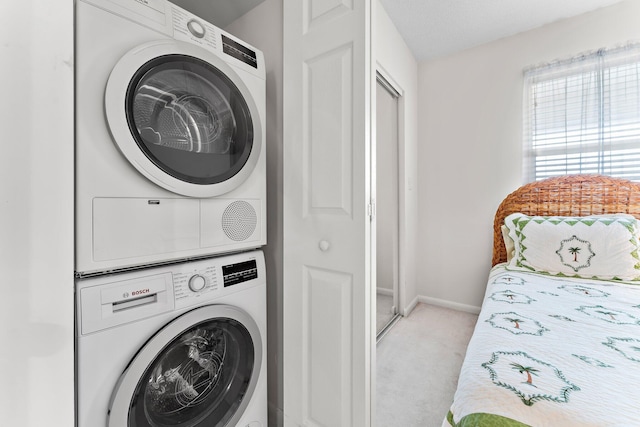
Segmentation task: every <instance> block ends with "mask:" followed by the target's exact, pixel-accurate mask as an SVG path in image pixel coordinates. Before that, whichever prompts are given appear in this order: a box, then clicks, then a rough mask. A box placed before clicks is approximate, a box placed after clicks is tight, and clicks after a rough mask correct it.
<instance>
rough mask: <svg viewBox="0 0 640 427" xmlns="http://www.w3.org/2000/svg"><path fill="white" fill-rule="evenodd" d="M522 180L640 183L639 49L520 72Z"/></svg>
mask: <svg viewBox="0 0 640 427" xmlns="http://www.w3.org/2000/svg"><path fill="white" fill-rule="evenodd" d="M524 95H525V96H524V101H525V105H524V151H523V154H524V168H523V170H524V179H525V182H531V181H535V180H540V179H544V178H548V177H550V176H558V175H566V174H574V173H598V174H604V175H611V176H617V177H621V178H626V179H630V180H633V181H640V45H632V46H626V47H623V48H617V49H611V50H604V49H601V50H599V51H597V52H593V53H589V54H585V55H582V56H579V57H576V58H572V59H569V60H564V61H558V62H554V63H551V64H546V65H543V66H540V67H534V68H530V69H527V70H525V94H524Z"/></svg>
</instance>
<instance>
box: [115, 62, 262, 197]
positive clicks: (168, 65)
mask: <svg viewBox="0 0 640 427" xmlns="http://www.w3.org/2000/svg"><path fill="white" fill-rule="evenodd" d="M125 102H126V116H127V122H128V125H129V129H130V131H131V133H132V135H133V137H134V139H135V142H136V143H137V145H138V147H139V148H140V149H141V150H142V152H143V153H144V154H145V155H146V156H147V158H149V160H151V162H153V164H155V165H156V166H157V167H158V168H160V169H161V170H162V171H164V172H165V173H166V174H168V175H171V176H172V177H174V178H176V179H178V180H180V181H184V182H188V183H192V184H202V185H210V184H217V183H220V182H223V181H226V180H228V179H229V178H231V177H233V176H234V175H235V174H237V173H238V172H239V171H240V170H241V169H242V168H243V166H244V165H245V163H246V162H247V159H248V158H249V155H250V153H251V149H252V146H253V138H254V132H253V129H254V126H253V121H252V117H251V113H250V110H249V107H248V106H247V102H246V101H245V99H244V97H243V96H242V94H241V92H240V91H239V89H238V87H237V86H236V85H235V84H234V83H233V82H232V81H231V80H230V79H229V78H228V77H227V75H225V73H223V72H222V71H220V70H219V69H218V68H216V67H215V66H213V65H212V64H210V63H207V62H205V61H203V60H201V59H199V58H196V57H192V56H188V55H179V54H172V55H163V56H159V57H157V58H154V59H152V60H150V61H148V62H147V63H145V64H144V65H143V66H142V67H140V68H139V69H138V71H137V72H136V73H135V75H134V76H133V78H132V79H131V81H130V84H129V87H128V89H127V94H126V101H125Z"/></svg>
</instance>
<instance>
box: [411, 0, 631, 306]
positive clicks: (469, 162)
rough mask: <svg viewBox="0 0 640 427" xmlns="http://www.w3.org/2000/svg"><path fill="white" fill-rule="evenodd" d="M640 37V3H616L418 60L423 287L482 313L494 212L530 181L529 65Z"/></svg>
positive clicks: (429, 297) (427, 296)
mask: <svg viewBox="0 0 640 427" xmlns="http://www.w3.org/2000/svg"><path fill="white" fill-rule="evenodd" d="M639 39H640V2H639V1H636V0H627V1H625V2H622V3H619V4H617V5H614V6H610V7H607V8H604V9H600V10H597V11H594V12H590V13H587V14H584V15H581V16H578V17H575V18H570V19H567V20H563V21H558V22H555V23H553V24H550V25H547V26H544V27H541V28H538V29H535V30H532V31H528V32H526V33H522V34H519V35H516V36H513V37H509V38H506V39H502V40H499V41H496V42H493V43H489V44H486V45H483V46H479V47H477V48H473V49H470V50H467V51H464V52H462V53H459V54H456V55H452V56H449V57H445V58H442V59H436V60H433V61H427V62H423V63H421V64H420V66H419V99H420V101H419V113H420V121H419V137H420V150H419V160H418V161H419V164H420V169H419V182H420V203H419V212H420V222H419V228H418V241H419V242H420V244H419V246H418V254H417V256H418V259H419V260H420V262H419V263H418V270H417V274H418V277H419V279H420V280H419V288H418V293H419V294H420V295H421V296H422V298H421V299H422V300H425V301H431V302H439V303H443V304H444V305H447V304H448V305H450V306H453V307H456V308H462V309H469V310H471V311H473V310H474V307H479V306H480V304H481V302H482V297H483V295H484V290H485V285H486V278H487V273H488V271H489V268H490V265H491V248H492V226H493V215H494V214H495V211H496V209H497V207H498V205H499V203H500V202H501V201H502V199H503V198H504V197H505V196H506V195H507V194H508V193H510V192H511V191H513V190H515V189H516V188H517V187H518V186H519V185H521V184H522V180H521V175H522V169H521V141H522V92H523V88H522V85H523V78H522V70H523V68H524V67H526V66H529V65H532V64H537V63H541V62H547V61H551V60H553V59H556V58H565V57H571V56H574V55H576V54H578V53H581V52H584V51H588V50H593V49H598V48H600V47H607V46H613V45H617V44H621V43H625V42H627V41H629V40H639Z"/></svg>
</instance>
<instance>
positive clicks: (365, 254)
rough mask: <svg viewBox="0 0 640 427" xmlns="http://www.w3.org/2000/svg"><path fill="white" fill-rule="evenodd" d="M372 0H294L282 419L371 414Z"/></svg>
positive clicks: (289, 22)
mask: <svg viewBox="0 0 640 427" xmlns="http://www.w3.org/2000/svg"><path fill="white" fill-rule="evenodd" d="M371 7H372V6H371V1H370V0H303V1H300V0H285V1H284V82H285V86H284V117H285V118H284V129H283V133H284V197H283V199H284V212H283V215H284V230H285V231H284V286H283V288H284V308H283V316H284V318H283V323H284V346H283V347H284V363H283V365H284V419H285V425H286V426H294V425H295V426H300V425H304V426H331V427H338V426H344V427H360V426H369V425H371V418H372V414H371V410H372V406H373V405H372V404H371V400H372V398H373V396H372V393H371V384H372V383H371V381H372V376H371V370H372V357H374V355H373V351H372V350H373V349H374V348H375V347H374V346H375V336H374V335H375V332H374V331H373V329H374V327H373V318H372V315H371V307H372V303H371V298H372V290H371V274H372V271H371V250H372V248H371V218H370V212H369V207H370V198H371V194H370V192H371V189H370V180H371V177H370V159H371V124H372V123H371V122H372V120H371V98H372V96H373V94H372V82H373V81H374V80H373V79H372V77H373V75H372V69H373V67H372V64H371Z"/></svg>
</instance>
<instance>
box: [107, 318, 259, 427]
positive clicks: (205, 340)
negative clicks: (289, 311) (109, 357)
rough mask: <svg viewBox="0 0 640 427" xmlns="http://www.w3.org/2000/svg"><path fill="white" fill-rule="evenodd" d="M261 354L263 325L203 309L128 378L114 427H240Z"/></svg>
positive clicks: (171, 330) (166, 332)
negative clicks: (236, 424) (230, 426)
mask: <svg viewBox="0 0 640 427" xmlns="http://www.w3.org/2000/svg"><path fill="white" fill-rule="evenodd" d="M212 314H214V315H215V316H211V315H212ZM202 316H209V317H208V318H206V319H203V318H202ZM195 319H198V320H197V321H195V322H194V320H195ZM185 324H188V326H187V327H185ZM261 348H262V342H261V339H260V336H259V330H258V327H257V325H256V324H255V322H254V321H253V320H252V319H251V317H249V316H248V315H247V314H246V313H244V312H243V311H241V310H239V309H237V308H234V307H229V306H222V305H221V306H216V305H212V306H205V307H202V308H198V309H195V310H193V311H191V312H189V313H187V314H185V315H183V316H180V317H178V318H177V319H175V320H174V321H173V322H171V323H169V324H168V325H166V326H165V327H164V328H163V329H162V330H160V331H159V332H158V334H156V335H155V336H154V337H152V339H151V340H150V341H149V342H147V344H145V346H144V347H143V348H142V349H141V350H140V352H138V354H137V355H136V357H135V358H134V360H133V361H132V363H131V364H130V365H129V367H128V368H127V370H126V371H125V372H124V373H123V375H122V377H121V378H120V381H119V383H118V385H117V386H116V389H115V390H114V394H113V396H112V401H111V406H110V410H109V412H110V415H109V426H110V427H115V426H118V427H124V426H127V427H150V426H151V427H169V426H181V427H196V426H199V427H204V426H213V425H220V426H223V425H235V423H237V422H238V421H239V419H240V417H241V416H242V414H243V413H244V411H245V410H246V408H247V405H248V404H249V402H250V400H251V397H252V395H253V392H254V390H255V387H256V382H257V378H258V375H259V374H260V365H261V363H262V350H261Z"/></svg>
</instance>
